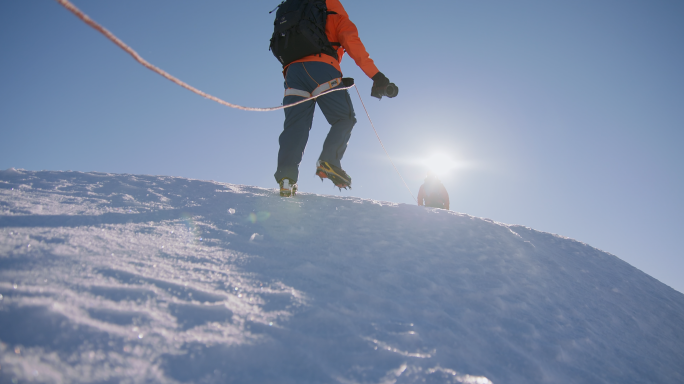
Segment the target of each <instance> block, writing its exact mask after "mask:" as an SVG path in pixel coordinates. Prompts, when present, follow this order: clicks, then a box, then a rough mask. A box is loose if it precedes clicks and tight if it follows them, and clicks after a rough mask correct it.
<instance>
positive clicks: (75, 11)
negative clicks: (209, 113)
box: [57, 0, 417, 201]
mask: <svg viewBox="0 0 684 384" xmlns="http://www.w3.org/2000/svg"><path fill="white" fill-rule="evenodd" d="M57 2H58V3H59V4H61V5H62V6H63V7H64V8H66V9H68V10H69V11H70V12H71V13H73V14H74V15H76V16H77V17H78V18H79V19H81V20H83V22H84V23H86V24H88V25H89V26H91V27H92V28H93V29H95V30H96V31H98V32H100V33H101V34H103V35H104V36H105V37H106V38H108V39H109V40H111V41H112V42H113V43H114V44H116V45H117V46H118V47H119V48H121V49H123V50H124V51H125V52H126V53H128V54H129V55H131V56H132V57H133V58H134V59H135V61H137V62H138V63H140V64H142V65H143V66H144V67H145V68H147V69H149V70H151V71H153V72H155V73H157V74H159V75H161V76H163V77H164V78H166V79H167V80H170V81H172V82H174V83H176V84H178V85H180V86H181V87H183V88H185V89H187V90H189V91H192V92H194V93H196V94H198V95H200V96H202V97H206V98H207V99H209V100H213V101H215V102H217V103H219V104H221V105H225V106H227V107H231V108H236V109H241V110H243V111H256V112H268V111H277V110H279V109H285V108H290V107H294V106H295V105H299V104H302V103H305V102H307V101H309V100H313V99H316V98H318V97H321V96H323V95H325V94H326V93H330V92H336V91H343V90H345V89H350V88H352V87H354V88H356V85H354V84H352V85H350V86H348V87H335V88H333V89H331V90H329V91H326V92H323V93H321V94H319V95H316V96H311V97H307V98H305V99H302V100H300V101H297V102H295V103H292V104H287V105H281V106H278V107H270V108H253V107H243V106H241V105H237V104H232V103H229V102H227V101H224V100H221V99H219V98H218V97H216V96H212V95H210V94H208V93H205V92H202V91H200V90H199V89H197V88H195V87H193V86H191V85H190V84H187V83H185V82H183V81H181V80H179V79H177V78H175V77H173V76H171V75H170V74H169V73H167V72H166V71H164V70H162V69H160V68H157V67H155V66H154V65H152V64H150V63H149V62H148V61H147V60H145V59H143V58H142V57H141V56H140V55H139V54H138V53H137V52H136V51H134V50H133V49H132V48H131V47H129V46H128V45H126V43H124V42H123V41H121V40H120V39H119V38H118V37H116V36H114V34H113V33H111V32H109V31H108V30H107V29H106V28H105V27H103V26H101V25H100V24H98V23H96V22H95V21H94V20H93V19H91V18H90V17H88V15H86V14H85V13H83V11H81V10H80V9H78V8H77V7H76V6H75V5H73V4H72V3H71V2H70V1H69V0H57ZM356 93H357V94H358V95H359V100H361V105H363V109H364V111H366V116H368V121H370V124H371V127H372V128H373V132H375V136H376V137H377V138H378V141H379V142H380V145H381V146H382V150H383V151H385V155H387V158H388V159H389V161H390V163H392V167H394V170H395V171H396V172H397V175H399V178H400V179H401V181H402V182H403V183H404V186H405V187H406V189H407V190H408V191H409V193H410V194H411V197H413V200H416V197H415V196H413V193H412V192H411V188H409V186H408V185H407V184H406V181H404V178H403V177H402V176H401V173H400V172H399V170H398V169H397V166H396V165H394V162H393V161H392V158H391V157H390V155H389V153H387V149H385V145H384V144H383V143H382V140H380V135H378V131H377V130H376V129H375V125H374V124H373V120H371V117H370V115H369V114H368V109H366V104H365V103H364V102H363V99H362V98H361V93H360V92H359V89H358V88H356ZM416 201H417V200H416Z"/></svg>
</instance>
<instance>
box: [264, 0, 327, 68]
mask: <svg viewBox="0 0 684 384" xmlns="http://www.w3.org/2000/svg"><path fill="white" fill-rule="evenodd" d="M276 9H277V10H278V11H277V12H276V18H275V21H274V22H273V25H274V30H273V37H271V46H270V50H271V52H273V56H275V57H276V59H278V61H280V63H281V64H282V65H283V67H285V66H286V65H288V64H290V63H291V62H293V61H295V60H299V59H301V58H303V57H306V56H309V55H315V54H319V55H320V54H326V55H329V56H332V57H334V58H335V59H338V56H337V51H336V50H335V48H333V45H334V44H335V45H339V43H331V42H330V41H328V36H326V34H325V23H326V20H327V19H328V15H329V14H335V12H328V7H327V6H326V5H325V0H285V1H283V2H282V3H280V5H279V6H278V7H277V8H276ZM271 12H273V11H271Z"/></svg>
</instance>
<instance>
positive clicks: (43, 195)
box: [0, 169, 684, 384]
mask: <svg viewBox="0 0 684 384" xmlns="http://www.w3.org/2000/svg"><path fill="white" fill-rule="evenodd" d="M0 240H1V241H0V295H1V296H0V382H12V380H13V379H16V380H18V381H20V382H45V383H76V382H82V383H98V382H102V383H104V382H130V383H137V382H153V383H182V382H193V383H224V382H240V383H478V384H481V383H497V384H499V383H569V382H577V383H579V382H582V383H617V382H619V383H643V382H657V383H680V382H683V381H684V295H682V294H681V293H678V292H676V291H674V290H673V289H670V288H669V287H667V286H665V285H664V284H662V283H660V282H658V281H657V280H655V279H653V278H651V277H649V276H648V275H646V274H644V273H642V272H640V271H639V270H637V269H635V268H633V267H631V266H630V265H628V264H627V263H625V262H623V261H621V260H620V259H618V258H617V257H616V256H613V255H610V254H608V253H606V252H602V251H600V250H598V249H595V248H592V247H590V246H589V245H587V244H583V243H581V242H578V241H575V240H572V239H567V238H564V237H562V236H558V235H552V234H548V233H544V232H539V231H535V230H533V229H530V228H527V227H524V226H520V225H507V224H503V223H498V222H494V221H491V220H488V219H481V218H476V217H472V216H469V215H465V214H460V213H455V212H449V211H444V210H437V209H426V208H423V207H417V206H408V205H403V204H394V203H387V202H381V201H371V200H364V199H358V198H353V197H344V198H338V197H330V196H321V195H314V194H306V193H302V194H300V195H298V196H297V197H296V198H293V199H282V198H280V197H279V196H277V194H276V192H275V190H270V189H264V188H257V187H249V186H241V185H231V184H225V183H217V182H208V181H200V180H190V179H184V178H175V177H159V176H140V175H117V174H104V173H80V172H46V171H44V172H29V171H23V170H14V169H10V170H6V171H0Z"/></svg>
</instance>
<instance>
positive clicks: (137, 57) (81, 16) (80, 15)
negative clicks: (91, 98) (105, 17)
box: [57, 0, 354, 112]
mask: <svg viewBox="0 0 684 384" xmlns="http://www.w3.org/2000/svg"><path fill="white" fill-rule="evenodd" d="M57 2H58V3H59V4H61V5H62V6H63V7H64V8H66V9H68V10H69V11H71V13H73V14H74V15H76V16H77V17H78V18H79V19H81V20H83V22H84V23H86V24H88V25H89V26H91V27H92V28H93V29H95V30H96V31H98V32H100V33H101V34H103V35H104V36H105V37H106V38H108V39H109V40H111V41H112V42H113V43H114V44H116V45H117V46H119V48H121V49H123V50H124V51H126V53H128V54H129V55H131V56H132V57H133V58H134V59H135V61H137V62H138V63H140V64H142V65H143V66H144V67H145V68H147V69H149V70H151V71H153V72H156V73H157V74H159V75H161V76H163V77H165V78H166V79H168V80H171V81H173V82H174V83H176V84H178V85H180V86H181V87H183V88H185V89H187V90H189V91H192V92H195V93H196V94H198V95H200V96H202V97H206V98H207V99H209V100H213V101H215V102H217V103H219V104H221V105H225V106H226V107H231V108H236V109H241V110H243V111H256V112H268V111H277V110H279V109H285V108H290V107H294V106H295V105H299V104H302V103H306V102H307V101H309V100H313V99H316V98H318V97H321V96H323V95H325V94H326V93H329V92H337V91H343V90H345V89H349V88H352V87H353V86H354V85H350V86H348V87H335V88H333V89H331V90H329V91H326V92H324V93H321V94H319V95H316V96H312V97H307V98H305V99H302V100H299V101H297V102H295V103H292V104H287V105H281V106H278V107H270V108H253V107H243V106H241V105H237V104H233V103H229V102H227V101H224V100H221V99H219V98H218V97H216V96H212V95H210V94H208V93H205V92H202V91H200V90H199V89H197V88H195V87H193V86H191V85H190V84H187V83H185V82H183V81H181V80H179V79H177V78H175V77H173V76H171V75H170V74H169V73H167V72H166V71H164V70H163V69H160V68H157V67H155V66H154V65H152V64H150V63H149V62H148V61H147V60H145V59H143V58H142V57H141V56H140V55H139V54H138V53H137V52H136V51H134V50H133V49H132V48H131V47H129V46H128V45H126V43H124V42H123V41H121V40H120V39H119V38H118V37H116V36H114V34H113V33H111V32H109V31H108V30H107V29H106V28H105V27H103V26H101V25H100V24H98V23H96V22H95V21H94V20H93V19H91V18H90V17H88V15H86V14H85V13H83V11H81V10H80V9H78V8H77V7H76V6H75V5H73V4H72V3H71V2H70V1H69V0H57Z"/></svg>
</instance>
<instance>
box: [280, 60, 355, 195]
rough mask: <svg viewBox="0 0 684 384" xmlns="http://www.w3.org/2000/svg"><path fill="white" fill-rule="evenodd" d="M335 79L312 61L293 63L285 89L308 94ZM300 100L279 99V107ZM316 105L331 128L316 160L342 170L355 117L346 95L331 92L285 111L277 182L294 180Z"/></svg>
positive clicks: (327, 68) (325, 66)
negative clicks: (343, 157)
mask: <svg viewBox="0 0 684 384" xmlns="http://www.w3.org/2000/svg"><path fill="white" fill-rule="evenodd" d="M337 77H342V74H341V73H340V72H339V71H338V70H337V69H335V67H333V66H332V65H330V64H326V63H320V62H316V61H314V62H307V63H294V64H292V65H290V66H289V67H288V69H287V75H286V77H285V88H286V89H287V88H294V89H299V90H302V91H307V92H312V91H313V90H314V89H316V87H318V85H319V84H323V83H327V82H328V81H330V80H332V79H335V78H337ZM301 99H302V98H301V97H300V96H286V97H284V98H283V105H287V104H291V103H294V102H297V101H299V100H301ZM316 102H318V105H319V107H320V108H321V111H322V112H323V115H324V116H325V118H326V120H328V123H330V125H331V127H330V132H328V137H326V139H325V142H324V143H323V151H322V152H321V155H320V156H319V157H318V158H319V159H320V160H323V161H326V162H328V163H329V164H332V165H335V166H337V167H340V168H342V166H341V164H340V160H342V156H344V152H345V151H346V150H347V143H348V142H349V138H350V137H351V131H352V128H354V124H356V117H355V115H354V107H352V103H351V98H350V97H349V92H347V91H335V92H332V93H330V94H327V95H324V96H321V97H319V98H318V99H316V100H311V101H307V102H306V103H302V104H299V105H297V106H294V107H291V108H286V109H285V124H284V126H283V133H281V134H280V140H279V141H280V151H279V152H278V170H277V171H276V173H275V175H274V176H275V179H276V181H278V182H279V181H280V180H281V179H282V178H284V177H287V178H288V179H290V180H292V181H293V182H297V180H298V177H299V164H300V163H301V162H302V156H303V155H304V148H306V142H307V141H308V140H309V131H310V130H311V124H312V122H313V115H314V110H315V108H316ZM312 171H313V169H312Z"/></svg>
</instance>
